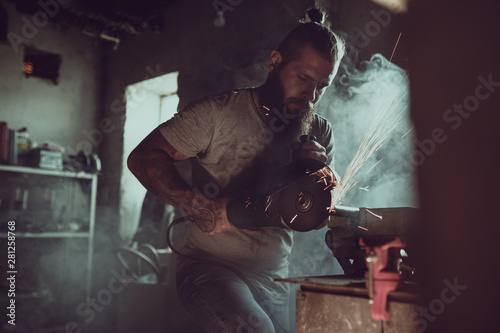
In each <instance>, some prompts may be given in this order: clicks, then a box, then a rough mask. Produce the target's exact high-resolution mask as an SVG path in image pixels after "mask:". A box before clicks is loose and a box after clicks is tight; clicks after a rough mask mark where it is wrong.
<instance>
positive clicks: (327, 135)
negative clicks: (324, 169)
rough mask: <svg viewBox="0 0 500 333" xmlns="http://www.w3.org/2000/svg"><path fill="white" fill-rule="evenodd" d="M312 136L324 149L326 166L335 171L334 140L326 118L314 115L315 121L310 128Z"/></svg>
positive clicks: (330, 126)
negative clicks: (326, 158)
mask: <svg viewBox="0 0 500 333" xmlns="http://www.w3.org/2000/svg"><path fill="white" fill-rule="evenodd" d="M312 135H314V136H316V138H317V139H318V142H319V144H320V145H322V146H323V147H325V149H326V156H327V157H328V161H327V163H326V164H328V165H329V166H330V168H331V169H332V170H335V139H334V137H333V129H332V125H331V124H330V122H329V121H328V120H327V119H326V118H324V117H322V116H320V115H316V121H315V122H314V123H313V127H312Z"/></svg>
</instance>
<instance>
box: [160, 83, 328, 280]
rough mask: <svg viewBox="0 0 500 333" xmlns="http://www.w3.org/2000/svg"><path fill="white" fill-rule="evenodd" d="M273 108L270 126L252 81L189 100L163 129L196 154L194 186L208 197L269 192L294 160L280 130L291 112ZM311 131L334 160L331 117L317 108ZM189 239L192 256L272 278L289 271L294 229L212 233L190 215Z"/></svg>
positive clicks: (176, 144)
mask: <svg viewBox="0 0 500 333" xmlns="http://www.w3.org/2000/svg"><path fill="white" fill-rule="evenodd" d="M273 116H274V117H275V118H276V119H275V121H272V122H271V123H270V124H271V125H270V126H269V127H268V126H267V125H265V124H264V122H263V121H262V119H261V117H260V115H259V113H258V110H257V108H256V106H255V104H254V102H253V98H252V93H251V89H242V90H232V91H229V92H226V93H223V94H220V95H217V96H212V97H207V98H204V99H202V100H200V101H198V102H195V103H192V104H190V105H188V106H187V107H186V108H184V110H182V111H180V112H179V113H177V114H176V115H175V116H174V117H173V118H172V119H170V120H169V121H167V122H165V123H163V124H162V125H160V126H159V130H160V132H161V133H162V135H163V136H164V137H165V139H166V140H167V141H168V142H169V143H170V144H171V145H172V146H173V147H174V148H175V149H176V150H178V151H179V152H181V153H182V154H184V155H186V156H188V157H192V158H193V160H194V161H195V163H194V164H195V165H194V167H193V172H194V174H193V178H194V179H195V181H194V183H195V184H196V185H197V186H198V187H197V189H196V191H198V192H199V193H200V192H201V193H202V194H203V195H205V196H206V197H209V198H213V197H215V196H216V195H221V196H229V197H238V196H245V195H248V194H252V193H266V191H268V190H269V186H270V185H271V184H272V181H273V179H274V178H275V176H276V175H277V174H278V172H279V171H280V170H281V169H283V168H284V167H285V166H286V165H287V164H289V163H290V162H291V161H292V150H291V142H284V140H285V139H284V138H283V136H280V135H279V132H280V130H281V129H282V128H283V126H282V125H283V123H284V122H286V121H287V117H288V116H289V115H287V114H280V115H277V114H276V115H273ZM308 134H309V135H315V136H316V138H317V140H318V142H319V143H320V144H321V145H323V146H324V147H325V148H326V150H327V155H328V157H329V161H328V162H329V164H330V165H332V159H333V154H334V142H333V134H332V128H331V125H330V124H329V123H328V121H327V120H326V119H325V118H323V117H321V116H319V115H315V118H314V122H313V126H312V130H311V133H308ZM204 171H205V174H204V175H203V172H204ZM197 174H198V175H197ZM200 174H201V175H200ZM197 179H201V180H200V181H197ZM185 241H186V247H185V248H184V249H183V251H185V252H186V253H189V254H190V255H192V256H195V255H198V256H203V257H204V259H207V257H208V258H209V259H210V258H213V259H214V260H221V261H223V262H224V263H226V264H230V265H233V266H234V267H236V268H237V269H238V270H241V271H243V272H245V273H246V274H250V275H252V274H254V275H255V277H256V278H258V279H259V280H260V281H261V282H262V279H263V280H267V281H269V282H271V281H272V279H274V278H283V277H286V276H287V273H288V260H287V257H288V255H289V254H290V252H291V250H292V244H293V231H291V230H288V229H283V228H262V229H255V230H251V229H238V231H237V232H234V233H233V232H226V233H220V234H216V235H208V234H205V233H203V232H202V231H201V230H200V229H199V228H198V227H197V226H196V225H195V224H194V223H189V224H188V225H187V226H186V235H185Z"/></svg>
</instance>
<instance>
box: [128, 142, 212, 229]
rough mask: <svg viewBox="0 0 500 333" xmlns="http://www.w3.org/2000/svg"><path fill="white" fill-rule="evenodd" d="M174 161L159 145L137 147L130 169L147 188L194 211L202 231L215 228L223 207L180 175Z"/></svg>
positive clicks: (129, 163)
mask: <svg viewBox="0 0 500 333" xmlns="http://www.w3.org/2000/svg"><path fill="white" fill-rule="evenodd" d="M174 163H175V161H174V160H173V158H172V157H171V156H169V155H168V154H167V153H166V152H164V151H162V150H159V149H158V150H141V149H138V150H136V151H134V152H133V153H132V154H131V156H130V157H129V159H128V167H129V169H130V171H132V173H133V174H134V175H135V176H136V178H137V179H138V180H139V181H140V182H141V184H142V185H143V186H144V187H145V188H146V189H147V190H148V191H150V192H151V193H152V194H154V195H155V196H156V197H158V198H159V199H161V200H163V201H164V202H166V203H168V204H170V205H172V206H175V207H177V208H179V209H180V210H181V211H182V212H184V213H186V214H188V215H191V216H192V217H193V218H194V222H195V223H196V225H197V226H198V227H199V228H200V229H201V230H202V231H204V232H212V231H213V230H214V229H215V225H216V220H217V218H218V217H219V215H220V212H219V211H220V207H217V202H216V201H213V200H208V199H207V198H206V197H205V196H203V195H202V194H196V193H194V192H193V191H192V190H191V188H190V187H189V186H188V184H186V182H185V181H184V180H183V179H182V177H181V176H180V175H179V173H178V172H177V169H176V168H175V165H174Z"/></svg>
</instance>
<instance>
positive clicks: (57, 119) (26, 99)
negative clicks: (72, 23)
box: [0, 2, 102, 153]
mask: <svg viewBox="0 0 500 333" xmlns="http://www.w3.org/2000/svg"><path fill="white" fill-rule="evenodd" d="M2 4H3V5H4V6H5V8H6V9H7V10H8V13H9V34H10V41H12V42H10V41H9V40H7V44H6V45H0V101H1V104H2V105H1V107H0V119H1V120H3V121H7V122H8V123H9V127H10V128H13V129H19V128H21V127H27V128H28V130H29V133H30V136H31V138H32V139H33V140H35V141H37V142H38V143H44V142H47V141H50V142H53V143H56V144H59V145H62V146H63V147H64V148H66V150H67V151H68V152H70V153H76V152H77V151H78V150H80V149H85V150H86V151H87V152H90V151H94V152H97V147H96V145H94V144H92V141H91V140H89V134H88V133H90V132H91V131H92V130H93V129H94V128H95V127H96V126H97V124H96V120H97V119H98V118H99V116H98V113H99V103H100V99H101V96H102V89H101V87H102V85H101V83H102V77H101V75H100V74H101V68H100V59H101V54H100V47H99V42H98V41H96V40H95V39H92V38H90V37H86V36H85V35H83V34H82V33H81V32H79V31H76V30H75V29H70V28H68V29H63V28H60V27H57V28H56V27H55V26H53V25H52V24H51V23H47V22H44V21H42V20H36V19H35V20H33V16H32V15H28V14H21V13H18V12H17V11H16V10H15V6H14V5H13V4H11V3H10V2H2ZM40 11H42V9H41V8H40ZM42 12H43V11H42ZM26 22H28V23H26ZM25 45H26V46H30V47H34V48H37V49H39V50H42V51H46V52H50V53H56V54H59V55H61V57H62V62H61V66H60V69H59V80H58V84H57V85H54V84H53V83H51V82H49V81H47V80H43V79H40V78H37V77H30V78H26V77H25V75H24V73H23V55H24V46H25Z"/></svg>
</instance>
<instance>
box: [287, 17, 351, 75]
mask: <svg viewBox="0 0 500 333" xmlns="http://www.w3.org/2000/svg"><path fill="white" fill-rule="evenodd" d="M307 14H308V16H309V18H310V19H311V22H308V23H301V24H300V25H299V26H298V27H296V28H295V29H294V30H292V31H291V32H290V33H289V34H288V35H287V36H286V37H285V39H284V40H283V41H282V42H281V44H280V45H279V47H278V52H279V53H280V54H281V56H282V57H283V65H286V64H287V63H289V62H290V61H292V60H296V59H299V58H300V55H301V51H302V49H303V48H304V46H306V45H310V46H311V47H312V48H313V49H314V50H316V51H317V52H318V53H319V54H320V55H322V56H323V57H324V58H325V59H326V60H328V61H330V62H331V63H332V64H333V65H334V68H335V69H337V68H338V66H339V64H340V61H341V60H342V57H343V56H344V54H345V43H344V41H343V40H342V39H341V38H340V37H339V36H338V35H337V34H335V33H334V32H333V31H332V30H330V28H328V27H327V26H325V25H324V24H323V23H324V20H325V14H324V13H323V12H322V11H321V10H319V9H317V8H313V9H310V10H309V11H308V13H307Z"/></svg>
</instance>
